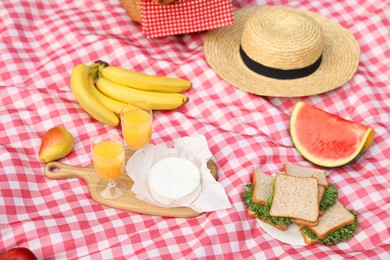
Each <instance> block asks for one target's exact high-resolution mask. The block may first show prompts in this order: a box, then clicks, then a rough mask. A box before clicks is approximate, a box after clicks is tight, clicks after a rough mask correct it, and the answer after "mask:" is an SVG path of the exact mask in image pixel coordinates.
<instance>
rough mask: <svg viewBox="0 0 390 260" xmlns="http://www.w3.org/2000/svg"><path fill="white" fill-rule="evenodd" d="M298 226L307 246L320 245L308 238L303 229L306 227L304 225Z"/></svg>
mask: <svg viewBox="0 0 390 260" xmlns="http://www.w3.org/2000/svg"><path fill="white" fill-rule="evenodd" d="M297 226H298V228H299V230H300V231H301V234H302V237H303V241H305V243H306V244H307V245H310V246H314V245H317V244H318V241H317V240H315V239H311V238H310V237H308V236H307V235H306V234H305V232H304V231H303V230H302V227H303V226H304V225H302V224H297Z"/></svg>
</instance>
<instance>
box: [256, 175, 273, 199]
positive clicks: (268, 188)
mask: <svg viewBox="0 0 390 260" xmlns="http://www.w3.org/2000/svg"><path fill="white" fill-rule="evenodd" d="M273 180H274V177H273V176H271V175H268V174H265V173H263V172H259V171H254V172H253V174H252V182H253V194H252V200H253V202H255V203H258V204H261V205H264V204H265V203H266V202H267V199H268V197H269V195H270V194H271V192H272V182H273Z"/></svg>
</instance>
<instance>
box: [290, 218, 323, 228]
mask: <svg viewBox="0 0 390 260" xmlns="http://www.w3.org/2000/svg"><path fill="white" fill-rule="evenodd" d="M293 222H294V223H295V224H297V225H298V224H299V225H304V226H317V224H318V219H317V220H316V221H314V222H308V221H304V220H300V219H294V220H293Z"/></svg>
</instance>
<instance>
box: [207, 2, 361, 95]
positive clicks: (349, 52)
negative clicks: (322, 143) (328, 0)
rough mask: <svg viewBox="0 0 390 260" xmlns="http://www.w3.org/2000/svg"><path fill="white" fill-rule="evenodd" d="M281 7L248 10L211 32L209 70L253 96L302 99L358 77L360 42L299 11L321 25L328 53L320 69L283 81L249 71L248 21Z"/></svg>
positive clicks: (328, 22)
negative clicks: (244, 40)
mask: <svg viewBox="0 0 390 260" xmlns="http://www.w3.org/2000/svg"><path fill="white" fill-rule="evenodd" d="M270 8H288V9H293V8H290V7H281V6H262V7H247V8H242V9H240V10H237V11H235V12H234V21H235V22H234V24H233V25H231V26H227V27H222V28H218V29H214V30H211V31H209V32H207V34H206V36H205V39H204V46H203V51H204V54H205V57H206V61H207V63H208V64H209V66H210V67H211V68H212V69H213V70H214V71H215V72H216V73H217V74H218V75H219V76H220V77H222V78H223V79H224V80H225V81H227V82H229V83H230V84H232V85H233V86H235V87H237V88H239V89H242V90H244V91H247V92H249V93H253V94H257V95H261V96H274V97H299V96H310V95H315V94H320V93H324V92H327V91H330V90H333V89H336V88H338V87H340V86H342V85H343V84H345V83H346V82H348V81H349V80H350V79H352V77H353V76H354V75H355V73H356V70H357V67H358V64H359V56H360V48H359V45H358V43H357V41H356V39H355V38H354V37H353V36H352V35H351V34H350V33H349V32H348V31H347V30H346V29H345V28H343V27H342V26H340V25H339V24H337V23H335V22H333V21H331V20H329V19H327V18H325V17H323V16H321V15H319V14H316V13H314V12H310V11H305V10H297V9H294V10H295V11H298V12H301V13H303V14H305V15H307V16H309V17H311V18H313V19H314V20H316V21H317V22H318V24H320V26H321V28H322V31H323V36H324V49H323V53H322V62H321V65H320V67H319V68H318V69H317V70H316V71H315V72H314V73H312V74H311V75H309V76H306V77H303V78H298V79H292V80H280V79H274V78H269V77H265V76H262V75H260V74H257V73H255V72H253V71H252V70H250V69H248V67H247V66H246V65H245V64H244V62H243V61H242V59H241V56H240V51H239V49H240V42H241V35H242V31H243V28H244V25H245V22H246V21H247V19H248V18H249V17H250V16H251V15H253V14H255V13H256V12H267V10H269V9H270Z"/></svg>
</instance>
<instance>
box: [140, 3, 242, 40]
mask: <svg viewBox="0 0 390 260" xmlns="http://www.w3.org/2000/svg"><path fill="white" fill-rule="evenodd" d="M141 18H142V30H143V32H144V34H145V36H146V37H147V38H154V37H162V36H168V35H177V34H185V33H192V32H199V31H205V30H210V29H214V28H219V27H223V26H226V25H230V24H232V23H233V22H234V19H233V5H232V1H231V0H218V1H215V0H213V1H210V0H176V1H174V2H173V3H171V4H167V5H162V4H157V3H155V2H153V0H141Z"/></svg>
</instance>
